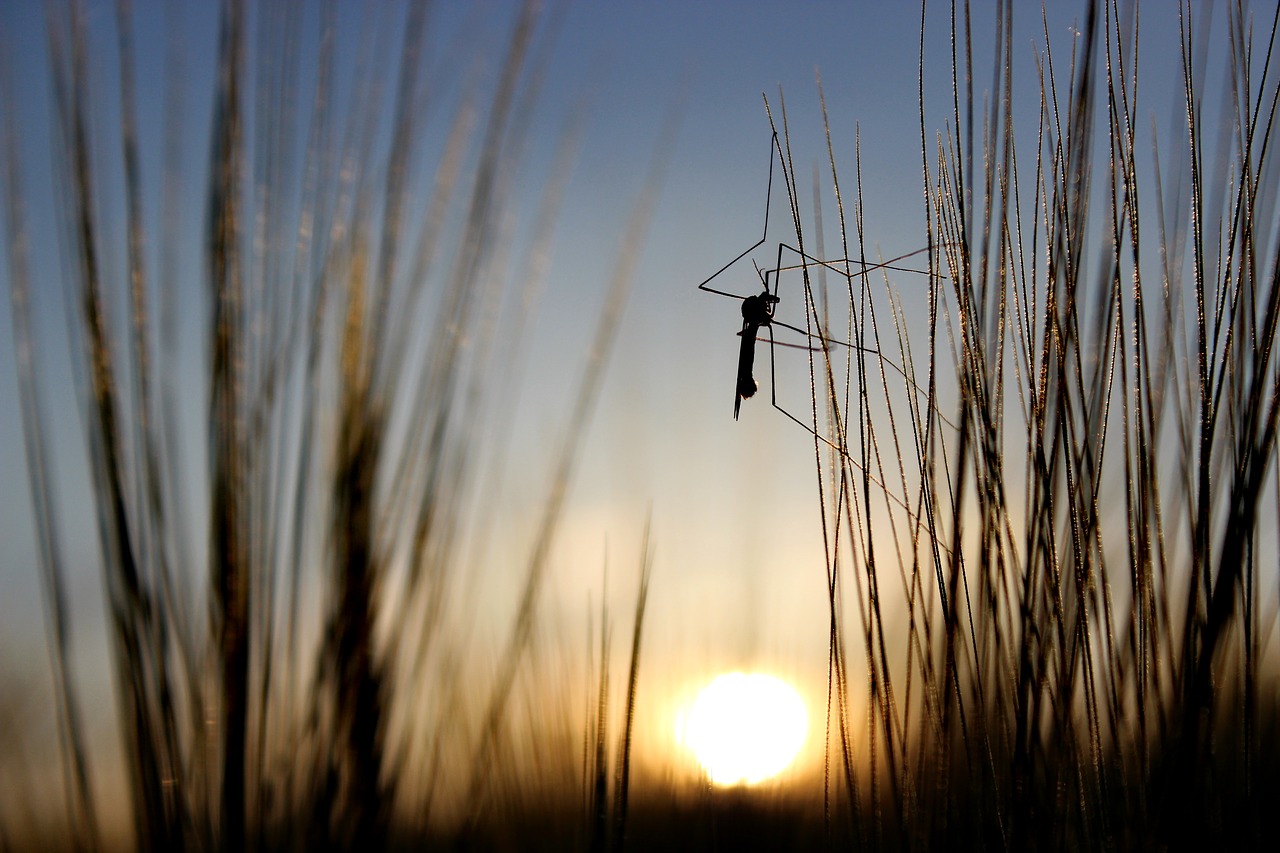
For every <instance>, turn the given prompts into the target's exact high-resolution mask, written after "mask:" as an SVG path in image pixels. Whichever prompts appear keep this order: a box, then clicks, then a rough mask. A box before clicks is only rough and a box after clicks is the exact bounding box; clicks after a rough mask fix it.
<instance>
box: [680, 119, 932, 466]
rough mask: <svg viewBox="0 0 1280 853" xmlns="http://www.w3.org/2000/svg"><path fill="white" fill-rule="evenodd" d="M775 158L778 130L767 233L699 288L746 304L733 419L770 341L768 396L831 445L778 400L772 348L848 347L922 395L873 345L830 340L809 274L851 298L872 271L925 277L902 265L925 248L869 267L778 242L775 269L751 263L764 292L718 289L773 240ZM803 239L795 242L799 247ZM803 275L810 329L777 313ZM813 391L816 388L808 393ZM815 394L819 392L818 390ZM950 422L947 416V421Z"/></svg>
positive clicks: (774, 155)
mask: <svg viewBox="0 0 1280 853" xmlns="http://www.w3.org/2000/svg"><path fill="white" fill-rule="evenodd" d="M775 159H776V160H777V161H778V162H779V163H785V162H786V159H785V157H784V156H783V152H782V146H781V144H780V143H779V141H778V135H777V133H776V132H775V133H774V134H773V135H772V136H771V137H770V140H769V179H768V184H767V186H766V191H765V212H764V229H763V232H762V233H761V235H760V239H759V240H757V241H756V242H755V243H753V244H751V245H750V246H748V247H747V248H746V249H745V250H743V251H742V252H741V253H739V254H738V255H737V256H735V257H734V258H733V259H732V260H730V261H729V262H728V263H726V264H725V265H724V266H722V267H720V268H719V269H718V270H716V271H715V272H714V273H712V274H711V275H710V276H708V277H707V278H706V279H705V280H704V281H702V282H701V283H700V284H699V285H698V289H699V290H703V291H706V292H707V293H714V294H716V295H717V296H727V297H729V298H731V299H740V300H742V330H741V331H740V332H739V333H738V334H739V336H740V337H741V338H742V340H741V341H740V342H739V346H738V374H737V382H736V384H735V387H734V397H733V417H734V420H737V419H738V416H739V414H740V413H741V411H742V401H743V400H746V399H748V398H750V397H753V396H755V394H756V392H757V391H758V390H759V384H758V383H757V382H756V379H755V376H754V368H755V354H756V342H757V340H759V341H761V342H767V343H768V344H769V375H770V388H769V397H770V402H771V403H772V405H773V407H774V408H775V409H777V410H778V411H780V412H782V413H783V414H784V415H786V416H787V417H788V418H789V419H791V420H793V421H795V422H796V423H797V424H799V425H800V426H801V427H803V428H804V429H806V430H807V431H809V432H810V433H811V434H813V435H815V436H817V437H818V438H819V439H821V440H822V441H825V442H828V443H830V439H829V438H828V437H826V436H824V435H821V434H820V433H819V432H818V431H817V430H816V427H815V426H814V425H813V424H807V423H805V422H804V421H803V420H801V419H800V418H798V417H796V415H794V414H792V413H791V412H790V411H788V410H787V408H786V407H784V406H782V405H780V404H779V402H778V391H777V382H776V379H777V374H776V371H777V368H776V363H775V358H774V350H775V348H776V347H787V348H791V349H799V350H804V351H806V352H809V353H829V352H830V351H831V350H832V348H833V347H840V348H845V349H846V350H847V351H848V352H849V354H851V355H852V354H856V353H863V354H867V355H870V356H872V357H873V358H874V359H876V360H878V361H879V362H880V363H881V364H883V365H884V366H885V367H888V368H889V369H890V370H892V371H893V372H895V373H897V374H899V375H900V376H902V378H903V379H904V380H905V382H906V384H907V386H908V387H909V388H911V389H912V390H913V391H914V392H915V393H923V391H922V389H920V388H919V387H918V386H916V384H915V382H914V381H913V380H912V379H911V378H910V377H909V376H908V374H907V373H905V372H904V371H903V369H902V368H901V367H899V366H898V365H897V364H895V363H894V362H893V361H891V360H889V359H886V358H884V357H883V356H882V355H881V354H880V352H879V350H877V349H875V348H872V347H865V346H861V345H859V344H858V343H857V342H856V340H857V336H856V334H855V336H854V338H853V340H851V341H844V340H838V339H836V338H833V337H830V336H829V335H828V334H827V330H826V327H825V322H824V321H823V320H822V319H821V317H820V316H819V315H820V314H822V315H825V311H820V310H818V309H817V307H816V306H815V302H814V297H813V293H812V291H811V290H810V280H809V274H810V271H811V270H818V271H819V272H820V273H827V274H833V275H836V276H838V277H840V278H843V279H845V280H846V282H847V283H848V285H849V291H848V292H849V294H850V298H852V293H853V281H854V280H855V279H857V278H862V277H865V276H867V275H868V274H870V273H871V272H873V271H876V270H882V271H896V272H901V273H914V274H917V275H924V274H926V271H924V270H919V269H913V268H911V267H909V266H902V265H901V263H902V262H903V261H905V260H906V259H907V258H910V257H913V256H915V255H918V254H921V253H922V252H924V251H926V250H925V249H920V250H916V251H913V252H908V253H906V254H904V255H900V256H898V257H895V258H891V259H889V260H882V261H880V262H878V263H867V262H866V261H865V260H861V261H856V262H855V261H851V260H848V259H843V258H842V259H837V260H823V259H821V258H817V257H814V256H813V255H810V254H808V253H806V252H805V251H803V250H802V249H800V248H797V247H796V246H795V245H791V244H789V243H787V242H783V241H779V242H778V244H777V260H776V261H775V262H774V264H773V266H772V267H771V268H769V267H766V268H765V269H761V268H760V266H759V264H756V263H755V262H754V261H753V262H752V263H753V265H754V266H755V276H756V279H757V281H758V282H759V284H760V288H761V289H760V290H759V291H757V292H755V293H752V294H750V295H745V296H744V295H741V294H737V293H731V292H729V291H727V290H719V289H717V288H714V287H711V286H710V285H711V283H712V282H713V281H715V280H716V279H717V278H719V277H720V276H721V275H723V274H724V273H726V272H728V271H729V270H730V269H731V268H732V267H734V265H736V264H738V262H739V261H742V260H743V259H744V258H746V257H747V256H748V255H750V254H751V253H752V252H754V251H756V250H757V249H758V248H760V246H762V245H763V244H764V242H765V241H766V240H767V239H768V237H769V211H770V204H771V201H772V194H773V171H774V161H775ZM783 177H784V179H786V178H787V177H788V176H787V173H786V170H785V168H784V170H783ZM787 191H788V194H789V195H791V194H792V181H791V180H787ZM792 202H793V203H792V209H793V212H794V210H795V205H794V198H793V199H792ZM799 242H800V241H799V240H798V239H797V240H796V243H799ZM784 255H785V256H786V257H787V258H790V257H791V256H795V260H794V261H789V262H788V263H786V264H785V265H784V262H783V258H784ZM797 272H798V273H800V279H801V281H802V282H803V284H802V294H803V310H804V314H803V316H804V321H803V322H804V325H805V326H806V327H808V328H801V326H799V325H793V324H791V323H786V322H783V321H782V320H780V319H779V318H778V317H777V316H776V314H777V308H778V305H779V303H780V302H781V301H782V299H781V296H780V293H779V291H780V287H781V280H782V278H783V274H784V273H797ZM854 327H855V324H853V323H851V331H853V330H854ZM775 329H785V330H788V332H791V333H795V334H796V335H798V336H799V337H800V342H795V341H782V340H777V339H776V336H775V331H774V330H775ZM762 332H767V334H768V338H767V339H766V338H764V337H761V333H762ZM810 390H811V392H813V391H814V389H810ZM814 393H816V392H814ZM943 420H944V421H945V420H946V419H945V418H944V419H943Z"/></svg>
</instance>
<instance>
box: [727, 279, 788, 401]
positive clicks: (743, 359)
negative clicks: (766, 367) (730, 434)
mask: <svg viewBox="0 0 1280 853" xmlns="http://www.w3.org/2000/svg"><path fill="white" fill-rule="evenodd" d="M777 304H778V297H777V296H775V295H774V294H772V293H770V292H769V289H768V288H767V287H766V288H765V289H764V291H762V292H761V293H758V294H756V295H755V296H748V297H747V298H746V299H743V300H742V331H741V332H739V333H738V334H739V335H741V336H742V343H741V345H740V347H739V349H738V388H737V391H736V393H735V394H734V397H733V419H734V420H735V421H736V420H737V419H738V410H739V409H741V408H742V401H743V400H745V399H747V398H748V397H751V396H753V395H754V394H755V393H756V390H757V389H758V388H759V387H760V386H758V385H757V384H756V380H755V376H753V375H752V368H753V367H754V365H755V361H756V335H757V334H758V333H759V331H760V329H761V328H762V327H764V326H768V325H769V324H770V323H772V322H773V307H774V306H775V305H777Z"/></svg>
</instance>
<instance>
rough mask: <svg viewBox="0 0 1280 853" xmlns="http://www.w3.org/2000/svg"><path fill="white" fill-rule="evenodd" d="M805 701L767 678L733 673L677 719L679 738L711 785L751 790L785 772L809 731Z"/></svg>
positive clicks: (706, 690) (713, 684)
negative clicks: (735, 786) (754, 786)
mask: <svg viewBox="0 0 1280 853" xmlns="http://www.w3.org/2000/svg"><path fill="white" fill-rule="evenodd" d="M808 717H809V715H808V712H807V711H806V709H805V704H804V700H803V699H801V698H800V694H799V693H797V692H796V690H795V688H793V687H792V686H791V685H789V684H787V683H786V682H785V681H782V680H780V679H777V678H774V677H773V676H770V675H762V674H758V673H756V674H750V675H748V674H745V673H741V672H731V673H726V674H724V675H721V676H718V677H717V678H716V679H715V680H713V681H712V682H711V683H710V684H708V685H707V686H706V687H704V688H703V689H702V690H701V691H700V692H699V693H698V695H697V697H696V698H695V699H694V701H693V702H692V703H691V704H690V705H689V706H688V708H687V709H686V710H685V711H683V712H682V713H681V714H680V717H679V719H678V721H677V731H678V737H679V738H680V740H681V742H682V744H683V745H684V746H685V747H686V748H688V749H689V750H690V751H692V753H693V755H694V757H695V758H696V759H697V761H698V764H700V765H701V766H702V768H703V769H704V770H705V771H706V773H707V776H708V778H710V780H711V782H712V783H713V784H715V785H720V786H730V785H755V784H758V783H760V782H763V781H765V780H766V779H770V778H772V777H774V776H776V775H777V774H779V773H781V772H782V771H783V770H785V769H786V768H787V767H788V766H789V765H790V764H791V763H792V762H793V761H794V760H795V757H796V755H797V754H799V752H800V748H801V747H802V746H803V745H804V740H805V736H806V734H807V733H808V728H809V719H808Z"/></svg>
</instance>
